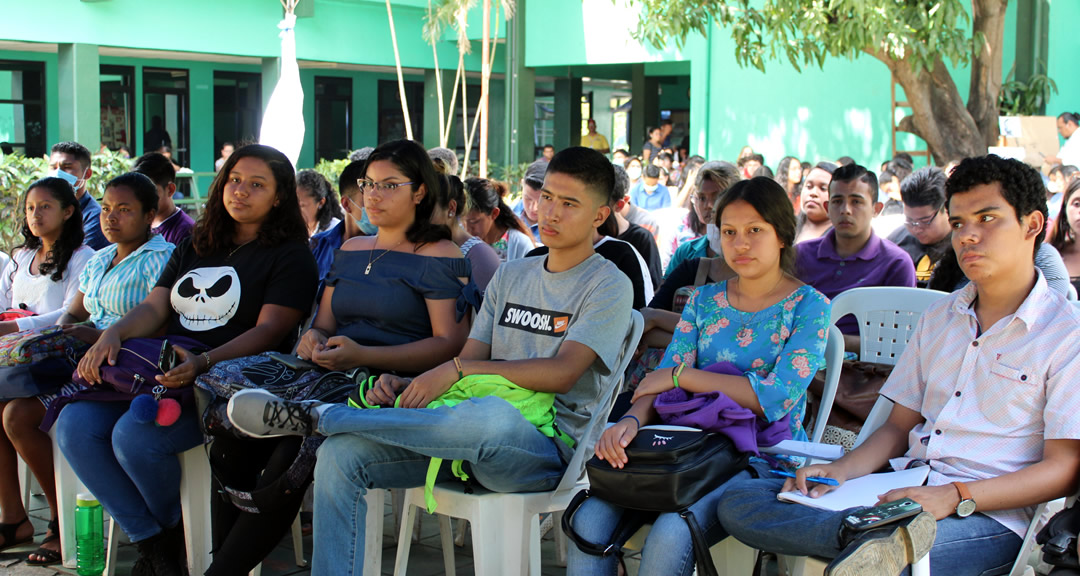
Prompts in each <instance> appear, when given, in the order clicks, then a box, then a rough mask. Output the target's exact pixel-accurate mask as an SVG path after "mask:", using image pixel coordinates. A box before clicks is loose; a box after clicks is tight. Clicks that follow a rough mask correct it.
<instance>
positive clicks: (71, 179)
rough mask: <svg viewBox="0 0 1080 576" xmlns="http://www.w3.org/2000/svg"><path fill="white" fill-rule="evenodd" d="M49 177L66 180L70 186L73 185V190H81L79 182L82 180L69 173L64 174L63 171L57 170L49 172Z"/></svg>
mask: <svg viewBox="0 0 1080 576" xmlns="http://www.w3.org/2000/svg"><path fill="white" fill-rule="evenodd" d="M84 174H85V172H84ZM48 176H49V177H50V178H59V179H61V180H64V181H65V182H67V183H68V184H71V189H72V190H78V189H79V181H80V180H81V178H79V177H78V176H75V175H74V174H68V173H67V172H64V171H63V170H60V169H56V170H49V174H48Z"/></svg>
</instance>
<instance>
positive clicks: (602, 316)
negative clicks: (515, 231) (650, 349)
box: [469, 254, 633, 460]
mask: <svg viewBox="0 0 1080 576" xmlns="http://www.w3.org/2000/svg"><path fill="white" fill-rule="evenodd" d="M545 262H547V257H546V256H534V257H531V258H522V259H520V260H513V261H511V262H507V263H505V264H503V265H501V266H499V269H498V271H496V272H495V277H494V278H493V279H492V280H491V283H490V284H488V289H487V292H486V294H485V295H484V305H483V307H481V309H480V313H479V314H477V316H476V321H475V322H474V323H473V327H472V333H471V334H470V335H469V337H470V338H472V339H474V340H479V341H481V342H484V343H486V344H489V345H490V346H491V359H492V360H525V359H529V358H553V357H554V356H555V355H556V354H557V353H558V352H559V347H560V346H562V343H563V342H564V341H565V340H573V341H574V342H579V343H581V344H584V345H585V346H588V347H589V348H590V349H591V350H592V351H593V352H595V353H596V360H595V361H594V362H593V363H592V365H591V366H589V368H588V369H587V370H585V372H584V373H583V374H582V375H581V377H580V378H578V381H577V382H576V383H575V384H574V387H573V388H571V389H570V391H569V392H567V393H565V394H559V395H557V396H556V397H555V412H556V416H555V422H556V424H557V425H558V426H559V429H560V430H562V431H563V432H566V433H567V434H569V435H570V436H571V437H572V438H574V439H575V440H578V441H580V440H581V435H582V434H583V433H584V431H585V426H586V425H587V424H588V423H589V419H590V418H591V417H592V415H593V413H594V412H595V411H596V410H597V408H598V407H599V406H598V404H599V402H600V392H601V386H600V384H601V381H602V379H603V378H604V377H605V376H607V375H609V374H610V373H611V372H612V370H614V369H616V368H617V366H615V362H616V360H617V358H618V355H619V351H620V349H621V348H622V344H623V339H624V338H625V336H626V330H627V329H628V328H629V326H630V310H631V309H632V305H633V289H632V288H631V286H630V281H629V280H628V279H627V278H626V275H625V274H623V273H622V272H620V271H619V269H618V268H616V267H615V265H614V264H612V263H611V262H609V261H608V260H606V259H604V257H603V256H600V255H599V254H593V255H592V256H589V257H588V258H586V259H585V261H583V262H582V263H580V264H578V265H577V266H575V267H573V268H571V269H570V270H567V271H565V272H559V273H552V272H548V271H547V269H545V267H544V264H545ZM558 445H559V449H560V451H561V452H562V454H563V456H564V457H565V458H566V459H567V460H569V459H570V456H571V455H572V451H571V450H570V448H569V447H567V446H566V445H564V444H563V443H562V442H559V443H558Z"/></svg>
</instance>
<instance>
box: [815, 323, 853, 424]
mask: <svg viewBox="0 0 1080 576" xmlns="http://www.w3.org/2000/svg"><path fill="white" fill-rule="evenodd" d="M843 365H844V334H843V333H842V332H840V329H839V328H837V327H836V325H832V326H829V340H828V343H827V344H826V345H825V386H824V387H823V388H822V393H821V405H820V406H818V413H817V416H816V417H815V418H814V429H813V430H812V431H808V432H809V433H810V434H809V435H810V441H811V442H821V439H822V437H824V435H825V423H826V422H828V421H829V412H832V406H833V403H834V402H835V400H836V388H837V386H838V385H839V383H840V368H841V367H842V366H843Z"/></svg>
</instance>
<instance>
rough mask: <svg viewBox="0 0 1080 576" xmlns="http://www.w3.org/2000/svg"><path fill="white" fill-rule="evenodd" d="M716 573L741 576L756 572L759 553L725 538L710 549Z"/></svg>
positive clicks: (736, 541) (734, 540)
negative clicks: (755, 565)
mask: <svg viewBox="0 0 1080 576" xmlns="http://www.w3.org/2000/svg"><path fill="white" fill-rule="evenodd" d="M709 555H710V556H712V559H713V564H715V565H716V571H717V573H718V574H720V575H721V576H724V575H727V576H741V575H743V574H750V573H752V572H753V571H754V564H755V562H756V560H757V552H756V550H754V549H753V548H750V547H749V546H747V545H745V544H743V543H742V542H739V541H738V540H736V539H734V538H725V539H723V540H721V541H720V542H719V543H717V544H715V545H713V547H712V548H709Z"/></svg>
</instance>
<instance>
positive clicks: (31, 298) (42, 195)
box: [0, 178, 100, 334]
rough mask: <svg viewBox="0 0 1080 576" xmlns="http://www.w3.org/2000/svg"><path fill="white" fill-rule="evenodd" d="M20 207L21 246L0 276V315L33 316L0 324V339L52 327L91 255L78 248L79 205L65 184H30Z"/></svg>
mask: <svg viewBox="0 0 1080 576" xmlns="http://www.w3.org/2000/svg"><path fill="white" fill-rule="evenodd" d="M95 204H96V203H95ZM22 206H23V221H22V237H23V238H24V239H25V240H23V243H22V244H21V245H19V246H16V247H15V249H14V250H12V257H11V261H10V262H8V264H7V266H5V267H4V271H3V272H0V311H2V310H7V309H9V308H23V309H25V310H29V311H31V312H33V313H35V314H36V316H26V317H24V318H18V319H16V320H6V321H3V322H0V334H10V333H12V332H21V331H23V330H30V329H31V328H41V327H43V326H50V325H52V324H56V321H57V320H58V319H60V316H61V315H62V314H63V313H64V310H66V309H67V308H68V306H70V305H71V302H72V301H73V300H74V299H75V297H76V296H77V295H78V293H79V274H81V273H82V270H83V268H84V267H85V266H86V263H87V262H88V261H89V260H90V257H92V256H93V255H94V250H93V249H91V248H90V247H89V246H86V245H84V244H83V226H84V224H83V220H82V218H81V216H80V213H79V202H78V200H76V199H75V193H74V192H73V191H72V189H71V186H68V185H67V182H66V181H65V180H63V179H60V178H42V179H41V180H38V181H36V182H34V183H33V184H31V185H30V188H28V189H27V191H26V195H25V196H23V198H22ZM99 213H100V211H99Z"/></svg>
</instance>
